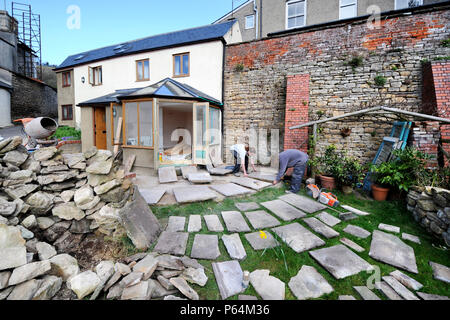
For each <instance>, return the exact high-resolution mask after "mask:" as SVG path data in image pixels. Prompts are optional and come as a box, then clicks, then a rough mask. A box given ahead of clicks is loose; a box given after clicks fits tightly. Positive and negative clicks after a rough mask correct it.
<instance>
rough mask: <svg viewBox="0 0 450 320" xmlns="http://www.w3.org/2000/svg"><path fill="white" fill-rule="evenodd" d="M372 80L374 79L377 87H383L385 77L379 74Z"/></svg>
mask: <svg viewBox="0 0 450 320" xmlns="http://www.w3.org/2000/svg"><path fill="white" fill-rule="evenodd" d="M373 80H374V81H375V85H376V86H377V87H384V85H385V84H386V81H387V80H386V78H385V77H383V76H380V75H378V76H376V77H375V78H374V79H373Z"/></svg>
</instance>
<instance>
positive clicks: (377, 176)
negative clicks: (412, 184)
mask: <svg viewBox="0 0 450 320" xmlns="http://www.w3.org/2000/svg"><path fill="white" fill-rule="evenodd" d="M371 172H372V174H373V177H374V183H373V184H372V195H373V198H374V199H375V200H377V201H385V200H386V199H387V196H388V194H389V191H390V189H391V188H392V187H396V186H398V185H399V184H400V183H401V180H402V179H403V174H402V173H401V172H399V171H398V168H397V165H396V163H395V162H392V161H390V162H383V163H380V164H379V165H372V167H371Z"/></svg>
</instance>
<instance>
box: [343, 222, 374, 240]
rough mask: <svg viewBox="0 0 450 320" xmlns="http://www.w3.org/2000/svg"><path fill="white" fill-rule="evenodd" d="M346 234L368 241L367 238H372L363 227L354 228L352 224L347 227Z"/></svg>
mask: <svg viewBox="0 0 450 320" xmlns="http://www.w3.org/2000/svg"><path fill="white" fill-rule="evenodd" d="M344 232H346V233H348V234H351V235H352V236H355V237H357V238H361V239H366V238H367V237H369V236H370V232H369V231H367V230H366V229H363V228H361V227H357V226H354V225H352V224H349V225H348V226H347V227H345V229H344Z"/></svg>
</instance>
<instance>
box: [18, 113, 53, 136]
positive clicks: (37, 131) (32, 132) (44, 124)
mask: <svg viewBox="0 0 450 320" xmlns="http://www.w3.org/2000/svg"><path fill="white" fill-rule="evenodd" d="M57 129H58V123H57V122H56V121H55V120H53V119H51V118H45V117H41V118H36V119H34V120H32V121H30V122H28V123H27V124H26V125H25V132H26V134H27V135H29V136H30V137H32V138H33V139H46V138H48V137H50V136H51V135H53V134H54V133H55V132H56V130H57Z"/></svg>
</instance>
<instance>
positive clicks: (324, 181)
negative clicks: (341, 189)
mask: <svg viewBox="0 0 450 320" xmlns="http://www.w3.org/2000/svg"><path fill="white" fill-rule="evenodd" d="M320 183H321V185H322V188H325V189H327V190H334V189H336V180H335V179H334V177H328V176H320Z"/></svg>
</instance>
